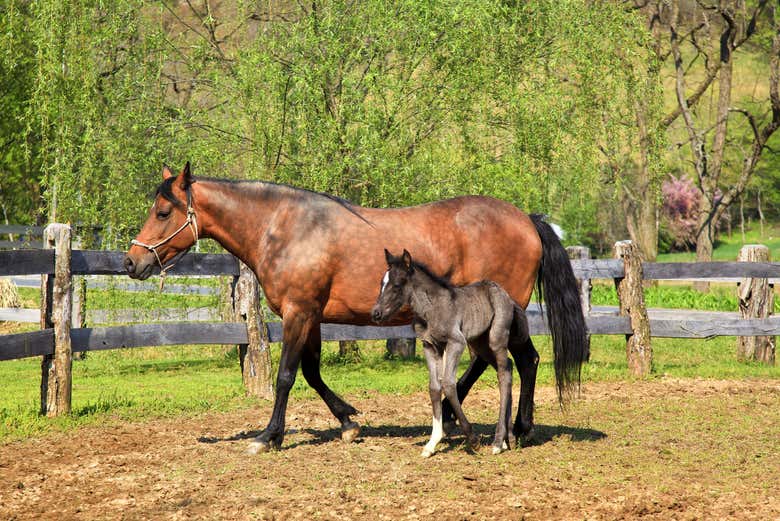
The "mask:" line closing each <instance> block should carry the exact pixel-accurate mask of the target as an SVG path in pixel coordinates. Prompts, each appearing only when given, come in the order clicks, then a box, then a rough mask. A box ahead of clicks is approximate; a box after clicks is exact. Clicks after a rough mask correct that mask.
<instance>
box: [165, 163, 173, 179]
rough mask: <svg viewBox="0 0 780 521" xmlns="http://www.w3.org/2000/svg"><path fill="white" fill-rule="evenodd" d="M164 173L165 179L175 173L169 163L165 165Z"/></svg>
mask: <svg viewBox="0 0 780 521" xmlns="http://www.w3.org/2000/svg"><path fill="white" fill-rule="evenodd" d="M162 174H163V181H164V180H166V179H170V178H171V177H173V176H174V175H175V174H174V173H173V171H172V170H171V169H170V167H169V166H168V165H163V172H162Z"/></svg>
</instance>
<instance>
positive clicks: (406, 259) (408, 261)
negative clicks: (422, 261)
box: [401, 249, 412, 270]
mask: <svg viewBox="0 0 780 521" xmlns="http://www.w3.org/2000/svg"><path fill="white" fill-rule="evenodd" d="M401 260H403V261H404V266H406V269H407V270H410V269H412V256H411V254H410V253H409V252H408V251H406V250H405V249H404V253H403V255H401Z"/></svg>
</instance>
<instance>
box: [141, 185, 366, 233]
mask: <svg viewBox="0 0 780 521" xmlns="http://www.w3.org/2000/svg"><path fill="white" fill-rule="evenodd" d="M175 179H176V178H174V177H169V178H168V179H165V180H164V181H163V182H162V183H160V185H159V186H158V187H157V192H156V193H155V197H156V196H158V195H161V196H162V197H163V198H164V199H167V200H168V201H170V202H171V203H173V204H174V205H176V206H183V205H184V203H183V202H182V201H181V200H180V199H179V198H178V197H176V195H174V193H173V188H172V187H173V182H174V180H175ZM196 180H202V181H208V182H211V183H218V184H226V185H238V184H247V185H250V186H254V187H260V186H262V185H270V186H274V187H279V188H285V189H288V190H290V191H292V192H294V193H298V194H300V195H303V196H315V197H324V198H325V199H328V200H330V201H333V202H334V203H336V204H338V205H339V206H341V207H342V208H344V209H345V210H347V211H348V212H349V213H351V214H353V215H355V216H356V217H358V218H359V219H360V220H362V221H364V222H365V223H366V224H368V225H369V226H372V227H373V224H371V223H370V222H369V221H368V220H366V218H365V217H363V216H362V215H360V213H358V211H357V210H356V209H355V205H354V204H352V203H351V202H350V201H347V200H346V199H344V198H342V197H338V196H336V195H332V194H328V193H325V192H316V191H314V190H309V189H307V188H299V187H297V186H292V185H288V184H284V183H274V182H271V181H250V180H243V179H222V178H217V177H198V178H196Z"/></svg>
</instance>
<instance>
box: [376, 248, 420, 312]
mask: <svg viewBox="0 0 780 521" xmlns="http://www.w3.org/2000/svg"><path fill="white" fill-rule="evenodd" d="M385 260H387V272H385V276H384V277H383V278H382V286H381V289H380V290H379V297H378V298H377V299H376V304H374V308H373V309H372V310H371V318H372V319H373V320H374V322H384V321H385V320H388V319H389V318H390V317H392V316H393V315H394V314H395V313H396V312H397V311H398V310H399V309H401V306H403V305H404V304H408V303H409V300H410V298H411V295H412V287H411V284H409V282H410V280H411V276H412V273H414V265H413V264H412V256H411V255H410V254H409V252H408V251H406V250H404V252H403V253H402V254H401V255H399V256H398V257H396V256H394V255H393V254H391V253H390V252H389V251H387V250H385Z"/></svg>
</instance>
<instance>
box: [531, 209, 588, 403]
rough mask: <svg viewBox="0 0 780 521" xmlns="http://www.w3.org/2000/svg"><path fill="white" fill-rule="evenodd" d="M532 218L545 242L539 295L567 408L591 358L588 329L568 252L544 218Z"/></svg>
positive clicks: (538, 285) (559, 385) (560, 389)
mask: <svg viewBox="0 0 780 521" xmlns="http://www.w3.org/2000/svg"><path fill="white" fill-rule="evenodd" d="M530 217H531V220H532V221H533V223H534V226H535V227H536V231H537V232H538V233H539V237H540V238H541V239H542V261H541V264H540V265H539V274H538V275H537V279H536V285H537V294H538V296H539V299H541V298H542V290H544V302H545V304H546V306H547V323H548V324H549V327H550V333H551V335H552V342H553V357H554V366H555V382H556V385H557V387H558V400H559V402H560V403H561V405H563V404H564V402H565V401H566V399H567V398H569V397H570V396H571V394H572V391H573V390H574V388H576V387H577V386H579V383H580V369H581V367H582V362H583V361H585V360H586V357H587V327H586V325H585V318H584V317H583V315H582V303H581V302H580V296H579V291H578V290H577V281H576V279H575V278H574V272H573V271H572V269H571V263H570V262H569V256H568V255H567V254H566V250H565V249H564V248H563V245H561V241H559V240H558V236H557V235H556V234H555V232H554V231H553V229H552V227H551V226H550V225H549V224H547V223H546V222H544V217H543V216H542V215H531V216H530Z"/></svg>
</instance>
